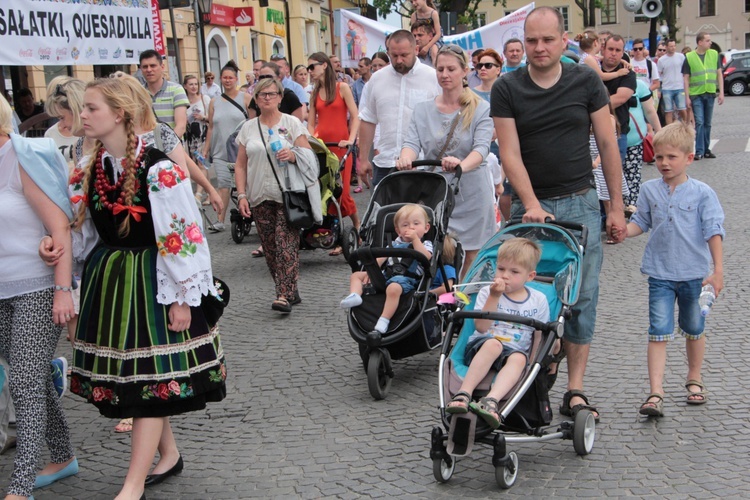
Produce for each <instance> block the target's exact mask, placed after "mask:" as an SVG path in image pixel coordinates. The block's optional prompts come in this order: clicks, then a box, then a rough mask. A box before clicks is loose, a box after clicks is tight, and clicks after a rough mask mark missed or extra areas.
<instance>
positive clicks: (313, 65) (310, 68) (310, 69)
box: [307, 62, 323, 71]
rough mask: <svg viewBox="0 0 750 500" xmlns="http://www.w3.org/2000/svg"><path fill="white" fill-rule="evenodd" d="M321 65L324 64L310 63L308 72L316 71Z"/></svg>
mask: <svg viewBox="0 0 750 500" xmlns="http://www.w3.org/2000/svg"><path fill="white" fill-rule="evenodd" d="M321 64H323V63H321V62H315V63H310V65H309V66H308V67H307V71H313V70H314V69H315V66H320V65H321Z"/></svg>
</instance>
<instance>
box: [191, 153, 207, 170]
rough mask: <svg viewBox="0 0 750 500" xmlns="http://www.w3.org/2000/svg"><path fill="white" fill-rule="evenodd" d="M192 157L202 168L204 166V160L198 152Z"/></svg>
mask: <svg viewBox="0 0 750 500" xmlns="http://www.w3.org/2000/svg"><path fill="white" fill-rule="evenodd" d="M193 157H194V158H195V159H196V160H197V161H198V162H199V163H200V164H201V165H203V166H204V167H205V166H206V158H204V157H203V155H202V154H200V152H199V151H198V150H196V151H195V152H194V153H193Z"/></svg>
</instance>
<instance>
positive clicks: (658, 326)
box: [648, 278, 706, 342]
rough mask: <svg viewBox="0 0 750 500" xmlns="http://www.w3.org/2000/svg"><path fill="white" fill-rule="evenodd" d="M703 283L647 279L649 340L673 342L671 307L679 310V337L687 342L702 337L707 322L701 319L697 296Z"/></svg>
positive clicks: (698, 281) (672, 310)
mask: <svg viewBox="0 0 750 500" xmlns="http://www.w3.org/2000/svg"><path fill="white" fill-rule="evenodd" d="M702 283H703V280H700V279H697V280H691V281H668V280H660V279H656V278H649V279H648V320H649V325H648V340H649V342H666V341H668V340H674V304H675V302H677V308H678V309H679V311H678V314H677V321H678V324H679V326H680V334H681V335H682V336H683V337H685V338H686V339H688V340H698V339H700V338H701V337H702V336H703V327H704V325H705V322H706V319H705V318H704V317H703V316H701V309H700V306H699V305H698V297H700V294H701V287H702Z"/></svg>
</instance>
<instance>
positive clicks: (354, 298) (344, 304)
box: [341, 292, 362, 309]
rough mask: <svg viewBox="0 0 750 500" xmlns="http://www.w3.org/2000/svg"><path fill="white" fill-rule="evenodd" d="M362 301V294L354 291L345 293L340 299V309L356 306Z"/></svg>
mask: <svg viewBox="0 0 750 500" xmlns="http://www.w3.org/2000/svg"><path fill="white" fill-rule="evenodd" d="M361 303H362V296H360V295H359V294H356V293H354V292H352V293H350V294H349V295H347V296H346V297H345V298H344V300H342V301H341V308H342V309H349V308H350V307H357V306H358V305H360V304H361Z"/></svg>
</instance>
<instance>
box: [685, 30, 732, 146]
mask: <svg viewBox="0 0 750 500" xmlns="http://www.w3.org/2000/svg"><path fill="white" fill-rule="evenodd" d="M695 43H696V45H697V47H696V48H695V50H691V51H690V52H688V53H687V55H686V56H685V62H684V63H683V64H682V75H683V79H684V88H685V103H686V104H687V107H688V108H693V117H694V118H695V157H694V159H695V160H700V159H701V158H716V155H715V154H713V153H712V152H711V149H709V148H710V147H711V119H712V118H713V114H714V100H716V99H717V98H718V100H719V106H721V105H722V104H724V75H722V74H721V66H720V62H719V53H718V52H716V51H715V50H714V49H712V48H711V35H709V34H708V33H706V32H705V31H701V32H699V33H698V34H697V35H696V37H695Z"/></svg>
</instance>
